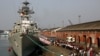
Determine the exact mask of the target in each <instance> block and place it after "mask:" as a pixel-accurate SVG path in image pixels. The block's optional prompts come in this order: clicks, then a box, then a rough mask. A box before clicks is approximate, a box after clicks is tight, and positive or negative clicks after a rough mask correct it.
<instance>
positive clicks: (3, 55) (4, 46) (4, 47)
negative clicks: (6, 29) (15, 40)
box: [0, 36, 9, 56]
mask: <svg viewBox="0 0 100 56" xmlns="http://www.w3.org/2000/svg"><path fill="white" fill-rule="evenodd" d="M8 47H9V41H8V37H5V36H0V56H9V53H8Z"/></svg>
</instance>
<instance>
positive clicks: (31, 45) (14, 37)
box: [8, 1, 43, 56]
mask: <svg viewBox="0 0 100 56" xmlns="http://www.w3.org/2000/svg"><path fill="white" fill-rule="evenodd" d="M28 4H30V3H29V2H27V1H25V2H23V6H22V8H21V9H19V11H18V13H19V14H20V18H21V20H19V21H18V22H16V23H15V24H14V26H13V29H12V30H11V32H10V33H9V38H8V39H9V42H10V45H11V47H12V50H13V52H14V53H15V54H16V55H17V56H30V54H32V53H36V52H39V50H42V48H40V47H39V46H38V45H40V46H41V45H43V44H42V43H41V41H40V40H39V30H38V27H37V23H35V22H33V21H31V20H30V17H31V14H34V11H33V10H30V8H29V6H28ZM37 44H38V45H37ZM35 56H36V55H35Z"/></svg>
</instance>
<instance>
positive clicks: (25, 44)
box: [9, 33, 42, 56]
mask: <svg viewBox="0 0 100 56" xmlns="http://www.w3.org/2000/svg"><path fill="white" fill-rule="evenodd" d="M29 38H31V39H32V40H33V41H35V42H36V43H38V44H40V45H42V43H41V42H40V41H39V39H38V37H35V36H30V35H28V34H25V35H21V34H18V33H16V34H13V35H12V36H10V37H9V41H10V45H11V46H12V48H13V51H14V52H15V54H16V55H17V56H29V55H30V54H32V53H34V52H36V51H37V50H40V49H39V48H38V47H39V46H37V45H36V43H34V42H32V41H31V40H30V39H29Z"/></svg>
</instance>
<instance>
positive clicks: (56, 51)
mask: <svg viewBox="0 0 100 56" xmlns="http://www.w3.org/2000/svg"><path fill="white" fill-rule="evenodd" d="M47 48H48V50H49V51H46V52H45V53H44V56H60V55H61V54H63V55H64V56H68V55H69V53H70V52H71V51H72V50H69V49H66V48H62V47H60V46H53V45H51V46H47Z"/></svg>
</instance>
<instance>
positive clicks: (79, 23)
mask: <svg viewBox="0 0 100 56" xmlns="http://www.w3.org/2000/svg"><path fill="white" fill-rule="evenodd" d="M78 17H79V24H80V23H81V20H80V18H81V15H79V16H78Z"/></svg>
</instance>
